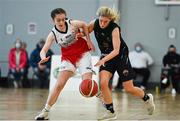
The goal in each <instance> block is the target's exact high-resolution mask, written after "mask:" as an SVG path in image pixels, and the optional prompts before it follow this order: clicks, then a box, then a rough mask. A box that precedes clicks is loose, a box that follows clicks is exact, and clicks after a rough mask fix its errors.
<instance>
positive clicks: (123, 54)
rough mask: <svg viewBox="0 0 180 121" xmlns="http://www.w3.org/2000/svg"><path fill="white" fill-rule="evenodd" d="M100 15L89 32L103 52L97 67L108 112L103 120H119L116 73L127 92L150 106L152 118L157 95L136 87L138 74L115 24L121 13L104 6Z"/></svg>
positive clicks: (99, 11)
mask: <svg viewBox="0 0 180 121" xmlns="http://www.w3.org/2000/svg"><path fill="white" fill-rule="evenodd" d="M97 15H98V18H97V19H95V20H93V21H91V22H90V24H89V26H88V27H89V28H88V29H89V32H90V33H91V32H92V31H94V34H95V38H96V40H97V42H98V46H99V49H100V51H101V59H100V60H99V61H98V62H97V63H96V64H95V66H100V73H99V74H100V75H99V76H100V85H101V92H102V98H103V101H104V102H103V103H104V104H105V107H106V109H107V112H106V113H105V115H103V116H102V117H100V118H99V120H105V119H116V114H115V111H114V108H113V100H112V92H111V90H110V89H109V87H108V83H109V80H110V79H111V77H112V75H113V74H114V72H115V71H117V72H118V74H119V77H120V80H121V81H122V82H123V87H124V89H125V90H126V92H128V93H130V94H132V95H134V96H137V97H139V98H142V99H143V101H144V102H145V104H146V106H147V110H148V114H149V115H152V114H153V112H154V110H155V104H154V102H153V95H152V94H146V93H145V92H144V91H143V90H142V89H140V88H138V87H135V86H134V85H133V78H134V76H135V74H134V71H133V69H132V67H131V64H130V61H129V58H128V53H129V51H128V47H127V45H126V43H125V42H124V40H123V38H122V37H121V29H120V27H119V26H118V25H117V24H116V23H115V21H117V20H118V18H119V15H118V12H116V11H115V10H113V9H111V8H108V7H100V8H99V9H98V11H97Z"/></svg>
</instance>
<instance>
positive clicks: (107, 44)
mask: <svg viewBox="0 0 180 121" xmlns="http://www.w3.org/2000/svg"><path fill="white" fill-rule="evenodd" d="M116 27H118V28H119V33H120V31H121V28H120V27H119V26H118V25H117V24H116V23H114V22H112V21H111V22H110V23H109V25H108V26H107V27H106V28H104V29H101V28H100V26H99V19H96V20H95V23H94V34H95V37H96V40H97V42H98V46H99V49H100V51H101V53H102V54H109V53H110V52H111V51H113V42H112V31H113V30H114V29H115V28H116ZM120 41H121V46H120V51H119V55H124V54H125V55H128V47H127V45H126V43H125V42H124V40H123V38H122V37H121V33H120Z"/></svg>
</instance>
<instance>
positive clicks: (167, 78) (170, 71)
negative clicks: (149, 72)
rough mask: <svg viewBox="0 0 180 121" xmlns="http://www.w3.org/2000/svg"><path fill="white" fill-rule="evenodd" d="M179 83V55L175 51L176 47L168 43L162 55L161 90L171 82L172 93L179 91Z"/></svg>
mask: <svg viewBox="0 0 180 121" xmlns="http://www.w3.org/2000/svg"><path fill="white" fill-rule="evenodd" d="M179 83H180V55H179V54H177V53H176V47H175V46H174V45H170V46H169V48H168V52H167V54H165V55H164V57H163V69H162V74H161V91H163V90H164V89H165V88H166V87H168V86H169V85H170V84H172V91H171V93H172V94H176V92H179Z"/></svg>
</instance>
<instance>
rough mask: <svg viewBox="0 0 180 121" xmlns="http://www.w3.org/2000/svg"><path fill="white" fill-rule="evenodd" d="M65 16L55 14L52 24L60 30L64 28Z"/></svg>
mask: <svg viewBox="0 0 180 121" xmlns="http://www.w3.org/2000/svg"><path fill="white" fill-rule="evenodd" d="M65 21H66V15H65V14H57V15H56V16H55V18H54V23H55V25H56V27H58V28H60V29H64V28H65Z"/></svg>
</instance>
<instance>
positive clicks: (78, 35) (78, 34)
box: [76, 32, 84, 38]
mask: <svg viewBox="0 0 180 121" xmlns="http://www.w3.org/2000/svg"><path fill="white" fill-rule="evenodd" d="M78 37H84V33H82V32H78V33H77V34H76V38H78Z"/></svg>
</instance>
